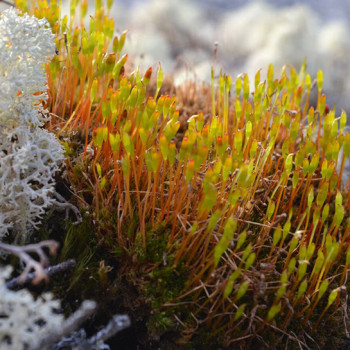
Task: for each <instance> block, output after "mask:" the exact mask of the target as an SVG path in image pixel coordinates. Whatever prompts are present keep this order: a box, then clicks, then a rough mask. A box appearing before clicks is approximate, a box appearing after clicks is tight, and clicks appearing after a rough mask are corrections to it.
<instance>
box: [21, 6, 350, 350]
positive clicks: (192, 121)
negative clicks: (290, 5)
mask: <svg viewBox="0 0 350 350" xmlns="http://www.w3.org/2000/svg"><path fill="white" fill-rule="evenodd" d="M16 5H17V7H18V8H20V9H22V10H23V11H28V12H29V13H33V14H34V15H35V16H37V17H38V18H42V17H46V18H47V19H48V21H49V23H50V25H51V27H52V32H53V33H54V34H55V35H56V46H57V51H58V54H57V55H56V56H55V57H54V58H53V59H52V60H51V62H50V63H49V64H48V65H47V69H46V70H47V76H48V82H49V83H48V95H49V101H48V104H47V108H48V109H49V110H50V111H51V113H52V116H53V117H52V119H51V121H50V124H49V125H48V128H49V129H50V130H52V131H57V130H59V131H58V132H57V135H58V136H59V137H60V138H62V139H64V140H65V141H66V143H65V147H66V150H67V168H66V171H67V174H68V180H69V183H70V185H71V186H72V190H73V191H74V193H75V194H76V198H77V201H78V205H79V206H80V207H81V209H82V210H88V211H89V213H91V215H90V220H91V222H90V224H91V225H92V226H93V227H94V230H95V232H96V240H97V241H99V242H105V249H106V251H107V252H108V253H109V254H110V256H114V258H113V259H114V260H113V259H111V260H110V261H109V265H111V264H112V265H113V264H114V267H115V268H116V269H119V271H121V272H122V271H124V272H125V271H128V273H129V275H128V276H129V277H128V278H129V281H130V279H131V280H132V279H133V278H134V280H133V282H132V283H131V284H132V285H133V286H137V288H138V292H139V294H140V295H142V293H143V294H144V298H143V299H142V300H143V302H144V303H146V304H147V305H148V306H149V307H150V308H151V309H152V314H153V315H157V317H158V318H155V317H152V320H151V321H152V322H151V321H150V322H149V325H150V327H151V328H152V332H153V333H152V334H155V333H157V332H158V334H162V333H164V332H166V331H173V332H177V333H178V334H181V335H182V337H179V339H180V340H179V342H182V343H184V342H190V339H192V340H193V342H194V343H193V344H195V343H196V342H197V343H200V342H203V340H204V339H205V340H206V341H207V342H209V343H210V344H211V343H215V344H221V345H223V346H227V347H230V346H231V347H232V346H234V345H235V344H238V343H240V342H241V343H242V342H243V343H245V344H247V342H251V344H255V342H257V341H259V339H260V340H261V341H262V342H265V345H266V344H268V345H269V346H271V347H273V346H277V344H278V343H280V342H285V341H286V339H287V338H289V341H296V339H297V338H298V337H300V338H299V340H298V341H299V342H301V343H303V344H306V343H307V342H308V340H305V339H307V337H304V336H303V335H305V334H306V333H310V334H312V332H313V331H314V330H315V328H316V327H320V326H321V325H322V324H323V323H322V322H323V320H327V318H328V317H329V316H330V315H332V314H334V312H336V311H337V312H339V310H341V304H342V302H343V300H345V299H344V298H346V297H347V293H346V290H347V271H348V268H349V264H350V249H349V247H350V245H349V242H350V236H349V233H350V220H349V218H348V213H349V209H350V194H349V185H350V183H349V180H348V179H346V178H345V175H344V169H345V166H346V162H347V160H348V158H349V154H350V135H349V134H347V133H346V132H345V126H346V114H345V112H344V111H342V112H341V114H340V115H338V114H337V113H336V111H335V108H333V109H330V108H329V107H328V106H327V105H326V96H325V95H324V94H323V93H322V85H323V76H322V72H321V71H320V72H319V73H318V74H317V78H316V80H313V79H312V78H311V77H310V75H308V74H307V73H306V71H305V63H304V64H303V65H302V68H301V70H300V72H297V71H296V70H295V68H293V67H285V68H284V69H283V70H282V71H281V73H280V76H279V77H276V76H275V74H274V69H273V66H272V65H270V66H269V68H268V73H267V78H266V79H265V80H264V79H262V78H261V76H260V71H258V72H257V73H256V75H255V77H248V75H246V74H241V75H239V76H238V77H237V79H232V78H231V77H230V76H229V75H226V74H223V73H222V72H220V74H219V77H218V79H215V72H214V70H213V72H212V84H211V88H208V87H205V86H202V87H197V89H196V92H195V93H194V96H195V99H196V100H197V102H198V101H200V100H201V101H202V100H203V99H204V101H202V102H200V103H201V104H202V107H203V110H197V111H194V113H193V115H192V116H191V117H190V118H187V120H186V121H184V116H183V114H182V112H181V111H183V110H184V105H185V104H186V102H187V101H188V100H187V99H188V98H189V97H188V96H185V94H183V93H182V90H181V88H178V89H177V95H176V94H175V96H169V95H168V94H165V93H164V94H162V84H163V70H162V68H161V65H159V66H158V69H157V72H156V74H155V75H156V77H154V76H153V75H154V73H153V72H152V69H151V68H150V69H148V70H147V71H146V72H145V73H143V72H140V70H139V69H135V70H132V69H133V68H132V65H131V64H128V56H127V55H126V54H124V53H123V46H124V42H125V39H126V32H124V33H122V34H121V35H119V36H115V34H114V32H115V30H114V22H113V19H111V18H110V17H109V11H110V8H111V2H108V3H107V6H105V5H104V4H102V3H101V2H100V1H97V2H96V8H95V13H94V15H93V16H90V18H89V25H88V27H87V29H86V28H85V26H84V25H85V24H84V23H85V22H84V20H85V19H84V17H85V15H86V13H87V2H86V1H81V2H80V1H76V0H73V1H71V3H70V18H69V19H68V17H66V16H65V17H63V18H60V17H58V16H57V13H58V8H57V5H56V3H55V2H53V3H52V2H51V3H50V5H49V4H48V3H47V2H46V1H40V2H39V3H37V4H36V3H35V2H31V3H30V4H27V2H26V1H23V0H22V1H17V2H16ZM186 89H188V92H189V93H190V92H191V93H192V91H194V83H188V84H187V85H186ZM312 89H317V94H318V99H317V104H315V105H312V104H311V102H310V93H311V91H312ZM201 94H202V95H201ZM198 103H199V102H198ZM100 244H103V243H100ZM113 252H114V253H113ZM116 252H118V253H116ZM108 253H106V254H107V255H108ZM103 266H104V265H103ZM131 271H132V272H131ZM109 273H110V272H106V274H107V279H108V274H109ZM104 283H106V276H105V277H104ZM184 305H185V306H186V307H184ZM162 315H163V316H162ZM145 317H146V318H147V316H145ZM157 327H158V328H157ZM208 330H209V331H208ZM293 334H295V336H294V335H293ZM199 339H200V340H199ZM301 339H302V340H301ZM209 343H208V344H209ZM301 343H300V344H301Z"/></svg>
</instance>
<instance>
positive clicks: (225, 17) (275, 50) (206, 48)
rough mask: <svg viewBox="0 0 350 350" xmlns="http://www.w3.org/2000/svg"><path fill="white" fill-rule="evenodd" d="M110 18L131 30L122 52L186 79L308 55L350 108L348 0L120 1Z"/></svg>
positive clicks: (330, 94) (330, 95) (295, 61)
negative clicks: (215, 49) (215, 52)
mask: <svg viewBox="0 0 350 350" xmlns="http://www.w3.org/2000/svg"><path fill="white" fill-rule="evenodd" d="M11 1H12V0H11ZM63 3H64V6H63V12H64V13H67V14H68V13H69V0H63ZM0 5H2V6H1V7H2V8H4V4H0ZM0 9H1V8H0ZM93 12H94V0H89V14H91V15H93ZM111 16H112V17H114V19H115V24H116V29H117V33H118V32H119V33H121V32H122V31H124V30H125V29H128V30H129V33H128V36H127V42H126V45H125V49H124V51H125V52H126V53H128V54H129V55H130V56H133V58H134V62H135V64H136V65H137V66H139V67H140V69H141V70H142V71H145V70H146V69H147V68H148V67H149V66H153V67H156V66H157V64H158V62H161V64H162V66H163V68H164V70H165V72H167V73H169V74H172V75H173V76H174V79H175V83H176V84H181V83H182V82H183V81H184V80H186V79H197V80H198V81H202V80H204V81H209V78H210V70H211V67H212V66H214V67H215V69H216V72H219V70H220V69H221V68H222V69H223V71H224V72H225V73H227V74H229V75H231V76H232V77H233V78H235V77H236V76H237V75H238V74H240V73H242V72H244V73H248V74H249V75H250V79H251V80H253V79H254V74H255V72H256V71H257V70H258V69H260V68H261V69H262V75H261V77H262V78H264V77H265V74H266V70H267V67H268V65H269V64H270V63H273V64H274V66H275V75H276V76H277V75H278V74H279V72H280V69H281V68H282V66H283V65H285V64H287V65H288V64H291V65H293V66H294V67H295V68H296V69H299V68H300V66H301V63H302V61H303V60H304V58H306V60H307V71H308V73H310V74H311V76H312V77H313V78H314V77H316V73H317V71H318V70H319V69H322V70H323V71H324V91H325V92H326V94H327V103H328V104H329V105H330V106H331V107H332V106H333V105H334V104H336V105H337V111H338V112H339V111H340V108H344V109H345V110H346V111H348V112H350V1H349V0H332V1H329V0H307V1H305V0H304V1H303V0H115V3H114V5H113V7H112V10H111ZM215 47H216V48H217V54H216V55H215V54H214V48H215Z"/></svg>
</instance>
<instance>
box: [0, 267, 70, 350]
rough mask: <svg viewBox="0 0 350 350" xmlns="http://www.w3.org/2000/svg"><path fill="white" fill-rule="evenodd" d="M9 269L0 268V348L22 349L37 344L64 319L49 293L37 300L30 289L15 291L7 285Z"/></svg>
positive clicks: (58, 305)
mask: <svg viewBox="0 0 350 350" xmlns="http://www.w3.org/2000/svg"><path fill="white" fill-rule="evenodd" d="M11 270H12V268H11V267H9V266H7V267H6V268H0V295H1V298H0V349H2V350H24V349H28V348H29V347H31V346H32V345H34V344H36V343H37V341H38V339H40V338H43V337H44V336H45V335H47V334H48V333H50V332H51V331H52V330H53V329H58V328H60V327H61V324H62V322H63V320H64V318H63V316H62V315H61V314H58V313H57V310H59V309H60V303H59V301H57V300H53V299H52V295H51V294H50V293H45V294H42V295H41V296H40V297H38V298H37V299H34V297H33V296H32V295H31V294H30V292H29V291H27V290H25V289H22V290H20V291H18V292H13V291H10V290H8V289H7V288H6V283H5V281H6V279H8V278H9V276H10V274H11Z"/></svg>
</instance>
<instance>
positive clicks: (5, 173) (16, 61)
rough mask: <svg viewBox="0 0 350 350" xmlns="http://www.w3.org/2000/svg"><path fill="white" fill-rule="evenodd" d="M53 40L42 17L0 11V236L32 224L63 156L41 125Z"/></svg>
mask: <svg viewBox="0 0 350 350" xmlns="http://www.w3.org/2000/svg"><path fill="white" fill-rule="evenodd" d="M53 39H54V36H53V34H52V32H51V29H50V26H49V24H48V22H47V20H46V19H41V20H39V19H36V18H35V17H31V16H28V15H27V14H22V13H20V12H19V11H18V10H16V9H13V8H11V9H9V10H5V11H3V12H2V13H1V14H0V239H1V237H2V236H3V235H5V234H6V233H8V232H9V230H10V229H11V230H12V231H14V232H16V233H18V232H19V233H23V232H25V231H27V230H30V229H31V228H33V227H34V228H36V226H37V224H38V223H39V222H40V219H41V218H42V215H43V214H44V213H45V209H46V208H47V207H49V206H50V205H52V203H53V199H52V193H53V192H54V185H55V181H54V175H55V173H56V171H57V170H59V167H60V165H61V164H62V162H63V159H64V151H63V147H62V146H61V145H60V143H59V141H58V140H57V138H56V137H55V135H54V134H51V133H49V132H48V131H47V130H45V129H43V128H42V125H43V122H45V121H47V120H48V119H49V114H48V113H47V111H46V110H44V108H43V103H44V102H45V101H46V99H47V93H46V90H47V86H46V84H47V79H46V73H45V63H46V62H48V60H49V59H50V58H51V57H52V56H53V54H54V53H55V44H54V40H53Z"/></svg>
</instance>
